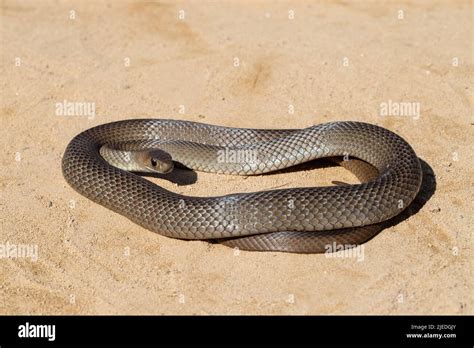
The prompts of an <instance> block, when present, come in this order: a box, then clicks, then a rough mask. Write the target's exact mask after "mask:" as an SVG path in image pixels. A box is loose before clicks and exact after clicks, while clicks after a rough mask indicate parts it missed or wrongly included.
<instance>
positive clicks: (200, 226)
mask: <svg viewBox="0 0 474 348" xmlns="http://www.w3.org/2000/svg"><path fill="white" fill-rule="evenodd" d="M229 153H230V154H232V156H229V155H228V154H229ZM235 154H237V156H236V155H235ZM240 154H244V156H240ZM337 156H344V157H345V159H346V160H347V159H349V161H344V160H343V161H342V162H340V163H341V164H342V165H344V166H346V167H348V168H349V169H350V170H353V171H354V172H355V173H356V174H357V175H358V177H359V178H361V179H363V181H364V182H362V183H361V184H356V185H339V186H327V187H310V188H291V189H279V190H271V191H261V192H253V193H235V194H229V195H226V196H220V197H189V196H183V195H180V194H176V193H173V192H170V191H168V190H165V189H164V188H162V187H160V186H158V185H156V184H154V183H152V182H150V181H148V180H146V179H144V178H143V177H141V176H138V175H136V174H133V173H132V172H130V171H134V172H161V173H166V172H169V171H170V170H171V169H172V167H173V162H172V160H173V161H174V162H176V163H180V164H181V165H184V166H185V167H188V168H191V169H194V170H198V171H206V172H213V173H224V174H234V175H256V174H263V173H267V172H272V171H276V170H280V169H283V168H287V167H290V166H294V165H297V164H299V163H303V162H307V161H311V160H314V159H317V158H323V157H337ZM171 158H172V160H171ZM62 170H63V175H64V178H65V179H66V181H67V182H68V183H69V184H70V185H71V186H72V187H73V188H74V189H75V190H77V191H78V192H79V193H81V194H82V195H84V196H86V197H87V198H89V199H91V200H93V201H94V202H96V203H98V204H101V205H103V206H105V207H107V208H109V209H111V210H113V211H115V212H117V213H119V214H122V215H124V216H126V217H127V218H129V219H130V220H132V221H134V222H135V223H137V224H139V225H141V226H143V227H144V228H147V229H149V230H151V231H153V232H157V233H159V234H162V235H165V236H168V237H173V238H180V239H194V240H196V239H208V240H217V241H218V242H222V243H223V244H226V245H228V246H232V247H238V248H241V249H247V250H277V251H290V252H301V253H309V252H324V251H328V245H334V243H337V244H343V245H358V244H360V243H363V242H364V241H366V240H367V239H369V238H371V237H372V236H373V235H374V234H375V233H377V232H378V231H379V228H378V226H380V223H382V222H383V221H386V220H388V219H390V218H392V217H394V216H396V215H398V214H400V213H401V211H402V210H403V209H405V208H406V207H407V206H408V205H409V204H410V203H411V202H412V200H413V199H414V198H415V196H416V195H417V193H418V191H419V188H420V185H421V179H422V172H421V167H420V162H419V160H418V157H417V156H416V154H415V152H414V151H413V149H412V148H411V147H410V145H409V144H408V143H407V142H406V141H404V140H403V139H402V138H401V137H399V136H398V135H396V134H394V133H392V132H391V131H389V130H387V129H384V128H381V127H378V126H375V125H371V124H367V123H360V122H332V123H326V124H321V125H316V126H312V127H309V128H306V129H280V130H268V129H245V128H228V127H220V126H214V125H208V124H202V123H196V122H189V121H177V120H159V119H137V120H126V121H118V122H113V123H108V124H104V125H100V126H97V127H94V128H91V129H88V130H86V131H84V132H82V133H80V134H79V135H77V136H76V137H75V138H74V139H73V140H72V141H71V142H70V143H69V145H68V146H67V149H66V151H65V153H64V156H63V160H62Z"/></svg>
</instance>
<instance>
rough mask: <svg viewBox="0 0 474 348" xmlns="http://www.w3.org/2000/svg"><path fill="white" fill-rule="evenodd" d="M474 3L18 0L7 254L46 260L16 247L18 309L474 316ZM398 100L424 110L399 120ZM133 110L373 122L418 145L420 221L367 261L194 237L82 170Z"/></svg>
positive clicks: (5, 9) (6, 25)
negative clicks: (94, 191)
mask: <svg viewBox="0 0 474 348" xmlns="http://www.w3.org/2000/svg"><path fill="white" fill-rule="evenodd" d="M180 10H184V12H180ZM290 10H293V11H294V12H289V11H290ZM472 10H473V9H472V2H469V1H465V2H463V1H449V2H448V1H442V2H439V3H436V2H418V1H414V2H411V1H404V2H400V3H395V2H387V3H380V2H374V3H371V4H369V3H368V2H364V1H359V2H350V1H334V2H309V1H308V2H291V3H285V2H276V3H271V2H250V1H232V2H227V3H226V4H219V3H214V2H211V3H201V2H199V3H198V2H197V1H196V2H189V3H180V4H176V3H168V2H128V1H114V2H112V1H110V2H105V1H61V2H56V1H1V12H0V18H1V34H2V39H1V55H2V65H1V76H2V79H1V97H2V98H1V114H0V116H1V128H0V144H1V149H2V151H1V168H0V251H1V250H3V251H5V246H8V245H10V250H13V249H12V245H13V246H21V245H29V246H31V247H32V249H31V250H32V251H34V250H35V249H34V248H35V247H37V249H36V250H37V260H36V261H35V258H34V257H17V258H15V257H14V255H13V254H12V252H11V253H10V254H7V253H6V252H3V254H2V258H0V279H1V282H0V314H160V313H166V314H330V313H335V314H366V313H369V314H404V313H407V314H431V313H436V314H473V313H474V310H473V305H474V302H473V295H472V294H473V292H472V289H473V273H472V272H473V271H472V270H473V248H472V246H473V239H472V231H473V214H472V202H473V174H474V173H473V167H474V166H473V163H474V157H473V151H472V150H473V147H472V141H473V128H474V127H473V118H472V116H473V83H472V81H473V79H472V77H473V71H474V62H473V17H472ZM71 11H72V12H71ZM400 11H401V12H400ZM183 14H184V19H180V18H179V17H180V15H183ZM292 14H294V18H293V19H292V18H289V17H292ZM236 63H238V64H236ZM236 65H237V66H236ZM64 100H66V101H69V102H89V103H94V104H93V105H95V117H87V116H81V115H76V116H66V115H58V114H57V113H58V108H57V103H62V102H63V101H64ZM390 101H391V102H392V106H393V105H400V104H396V103H400V102H410V103H415V104H410V105H412V106H414V108H413V109H412V110H411V111H410V110H408V111H407V110H405V111H406V115H405V116H397V115H396V111H394V109H392V110H391V111H390V115H387V116H381V113H383V112H382V109H383V107H384V105H386V104H384V103H389V102H390ZM393 103H395V104H393ZM90 105H92V104H90ZM416 105H418V106H419V107H420V112H419V117H418V115H417V114H415V113H413V112H415V111H414V110H415V109H416ZM407 113H411V114H407ZM129 118H172V119H184V120H192V121H200V122H206V123H211V124H218V125H225V126H232V127H255V128H302V127H308V126H311V125H313V124H318V123H323V122H328V121H337V120H358V121H365V122H370V123H374V124H378V125H381V126H383V127H386V128H388V129H390V130H392V131H394V132H396V133H398V134H399V135H401V136H402V137H404V138H405V139H406V140H407V141H408V142H409V143H410V144H412V146H413V147H414V149H415V151H416V152H417V154H418V155H419V157H420V158H421V159H422V160H423V161H424V165H423V167H424V172H425V180H424V184H423V188H422V191H421V193H420V195H419V197H418V198H417V201H416V202H415V205H414V206H413V207H410V212H411V213H410V214H411V216H407V217H406V218H404V219H403V220H402V221H400V222H399V223H397V224H395V225H394V226H392V227H390V228H388V229H386V230H384V231H383V232H382V233H380V234H379V235H378V236H376V237H375V238H373V239H372V240H370V241H369V242H368V243H366V244H365V245H364V246H363V249H361V251H363V254H360V255H359V257H349V256H350V255H346V257H333V258H330V257H327V255H324V254H323V255H321V254H320V255H297V254H286V253H274V252H268V253H259V252H245V251H241V252H240V253H237V252H235V251H234V250H233V249H231V248H227V247H225V246H222V245H217V244H216V245H214V244H212V245H211V244H208V243H206V242H199V241H194V242H186V241H180V240H174V239H170V238H166V237H163V236H160V235H158V234H155V233H151V232H149V231H147V230H145V229H143V228H141V227H139V226H137V225H135V224H134V223H132V222H130V221H129V220H127V219H126V218H124V217H122V216H120V215H118V214H115V213H113V212H111V211H109V210H107V209H106V208H104V207H102V206H100V205H98V204H95V203H93V202H92V201H90V200H88V199H86V198H84V197H82V196H80V195H79V194H78V193H76V192H75V191H74V190H73V189H71V188H70V187H69V186H68V184H67V183H66V182H65V180H64V179H63V176H62V173H61V165H60V164H61V158H62V155H63V152H64V149H65V147H66V145H67V144H68V142H69V141H70V140H71V139H72V137H73V136H74V135H76V134H78V133H79V132H81V131H83V130H85V129H87V128H89V127H92V126H95V125H99V124H102V123H106V122H110V121H115V120H122V119H129ZM152 180H153V181H154V182H157V183H160V184H162V185H163V186H164V187H166V188H168V189H170V190H172V191H175V192H179V193H182V194H186V195H196V196H213V195H223V194H227V193H233V192H250V191H255V190H264V189H271V188H283V187H284V188H291V187H297V186H319V185H332V183H331V181H332V180H339V181H346V182H350V183H356V182H357V181H356V179H355V178H354V177H353V176H352V174H350V173H348V172H346V171H345V170H344V169H342V168H339V167H328V166H322V167H321V168H312V167H310V168H308V167H303V168H302V169H301V170H299V171H294V172H288V173H278V174H274V175H265V176H258V177H250V178H247V179H244V178H242V177H235V176H223V175H212V174H205V173H198V175H197V181H196V182H195V183H193V184H190V185H175V184H173V183H170V182H166V181H163V180H159V179H152ZM32 255H33V254H31V255H30V256H32ZM7 256H8V257H7ZM26 256H28V255H26ZM362 257H363V259H362Z"/></svg>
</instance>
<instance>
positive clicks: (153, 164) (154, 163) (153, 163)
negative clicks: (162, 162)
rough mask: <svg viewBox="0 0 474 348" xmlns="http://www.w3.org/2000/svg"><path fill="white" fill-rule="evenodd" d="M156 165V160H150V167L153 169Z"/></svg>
mask: <svg viewBox="0 0 474 348" xmlns="http://www.w3.org/2000/svg"><path fill="white" fill-rule="evenodd" d="M157 164H158V163H157V162H156V159H154V158H152V159H151V165H152V166H153V167H156V165H157Z"/></svg>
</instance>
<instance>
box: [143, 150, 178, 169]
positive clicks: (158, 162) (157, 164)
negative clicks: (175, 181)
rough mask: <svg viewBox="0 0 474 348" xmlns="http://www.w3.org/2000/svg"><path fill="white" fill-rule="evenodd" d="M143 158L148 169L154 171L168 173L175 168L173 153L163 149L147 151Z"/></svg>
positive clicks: (144, 165)
mask: <svg viewBox="0 0 474 348" xmlns="http://www.w3.org/2000/svg"><path fill="white" fill-rule="evenodd" d="M141 160H142V166H143V167H144V168H146V171H149V172H152V173H160V174H168V173H170V172H171V171H172V170H173V168H174V165H173V159H172V158H171V155H170V154H169V153H167V152H165V151H163V150H149V151H145V152H144V155H143V156H142V158H141Z"/></svg>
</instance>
